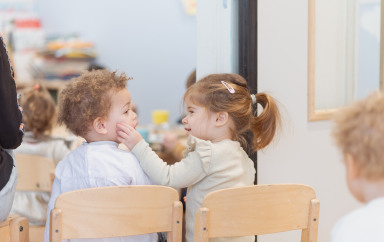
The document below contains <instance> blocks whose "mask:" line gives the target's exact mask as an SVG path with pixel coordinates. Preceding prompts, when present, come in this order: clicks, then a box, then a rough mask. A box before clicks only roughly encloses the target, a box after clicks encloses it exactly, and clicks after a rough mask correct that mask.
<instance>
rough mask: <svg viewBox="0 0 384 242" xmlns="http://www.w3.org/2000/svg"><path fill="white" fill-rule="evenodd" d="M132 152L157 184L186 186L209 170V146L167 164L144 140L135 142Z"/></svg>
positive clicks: (198, 179)
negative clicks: (171, 163)
mask: <svg viewBox="0 0 384 242" xmlns="http://www.w3.org/2000/svg"><path fill="white" fill-rule="evenodd" d="M207 151H208V152H207ZM132 153H133V154H135V156H136V158H137V159H138V160H139V161H140V165H141V166H142V168H143V170H144V171H145V173H147V175H148V176H149V177H150V178H151V179H152V180H153V181H154V183H155V184H159V185H164V186H170V187H174V188H184V187H188V186H190V185H193V184H195V183H197V182H199V181H200V180H201V179H203V178H204V177H205V176H207V174H208V170H209V169H208V167H209V161H210V150H209V148H208V149H207V150H206V152H189V153H188V155H187V156H186V157H185V158H184V159H182V160H181V161H180V162H176V163H174V164H173V165H167V163H166V162H164V161H163V160H162V159H160V158H159V156H158V155H157V154H156V153H155V152H154V151H153V150H152V149H151V148H150V147H149V145H148V144H147V143H146V142H145V141H144V140H141V141H140V142H139V143H137V144H136V146H135V147H134V148H133V149H132ZM202 153H204V154H203V155H202ZM202 156H203V157H202Z"/></svg>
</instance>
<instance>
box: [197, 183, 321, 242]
mask: <svg viewBox="0 0 384 242" xmlns="http://www.w3.org/2000/svg"><path fill="white" fill-rule="evenodd" d="M319 206H320V202H319V200H317V199H316V194H315V191H314V190H313V189H312V188H311V187H309V186H306V185H300V184H276V185H256V186H248V187H239V188H228V189H223V190H218V191H214V192H211V193H209V194H208V195H207V196H206V197H205V198H204V200H203V203H202V207H201V208H200V210H199V211H198V212H197V214H196V220H195V231H194V240H193V241H195V242H200V241H208V240H209V238H217V237H240V236H251V235H262V234H272V233H278V232H283V231H289V230H298V229H301V230H302V234H301V241H302V242H308V241H311V242H316V241H317V230H318V223H319Z"/></svg>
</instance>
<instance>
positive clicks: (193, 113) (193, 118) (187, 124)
mask: <svg viewBox="0 0 384 242" xmlns="http://www.w3.org/2000/svg"><path fill="white" fill-rule="evenodd" d="M185 103H186V106H187V116H185V117H184V118H183V120H182V122H183V124H184V129H185V130H186V131H187V135H192V136H194V137H196V138H199V139H203V140H210V141H212V139H214V137H215V134H214V130H215V120H216V116H215V115H214V114H213V113H211V112H208V111H207V110H206V109H205V108H203V107H201V106H197V105H195V104H193V103H192V102H190V100H186V102H185Z"/></svg>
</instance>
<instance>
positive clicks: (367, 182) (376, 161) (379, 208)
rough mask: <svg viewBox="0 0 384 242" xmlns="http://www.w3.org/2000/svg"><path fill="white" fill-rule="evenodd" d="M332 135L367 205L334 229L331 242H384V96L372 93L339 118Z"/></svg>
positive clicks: (357, 192)
mask: <svg viewBox="0 0 384 242" xmlns="http://www.w3.org/2000/svg"><path fill="white" fill-rule="evenodd" d="M335 124H336V125H335V127H334V130H333V135H334V137H335V139H336V142H337V145H338V146H339V148H340V149H341V151H342V153H343V156H344V163H345V168H346V177H347V185H348V188H349V191H350V192H351V193H352V195H353V196H354V197H355V198H356V199H357V200H358V201H360V202H362V203H364V204H365V205H364V206H363V207H361V208H359V209H356V210H354V211H352V212H350V213H349V214H347V215H345V216H344V217H343V218H342V219H340V220H339V221H338V223H337V224H336V225H335V226H334V228H333V230H332V235H331V241H332V242H361V241H369V242H379V241H384V220H383V218H384V149H383V148H384V95H383V93H381V92H378V91H377V92H375V93H372V94H371V95H370V96H369V97H367V98H365V99H364V100H361V101H358V102H356V103H354V104H352V105H350V106H348V107H346V108H344V109H343V110H341V111H340V112H339V113H337V114H336V117H335Z"/></svg>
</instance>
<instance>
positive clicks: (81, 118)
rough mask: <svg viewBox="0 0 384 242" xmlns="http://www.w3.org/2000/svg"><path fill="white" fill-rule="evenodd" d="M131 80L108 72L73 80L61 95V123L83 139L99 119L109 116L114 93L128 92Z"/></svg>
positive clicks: (88, 74)
mask: <svg viewBox="0 0 384 242" xmlns="http://www.w3.org/2000/svg"><path fill="white" fill-rule="evenodd" d="M130 79H132V78H127V76H126V75H125V73H122V74H121V75H117V74H116V71H114V72H110V71H108V70H93V71H88V72H85V73H83V74H82V75H81V76H79V77H77V78H74V79H72V80H71V81H70V83H68V84H67V85H66V87H65V88H64V89H63V90H62V91H61V93H60V95H59V114H58V123H59V124H65V125H66V126H67V128H68V129H69V130H70V131H71V132H72V133H73V134H75V135H78V136H81V137H84V136H85V135H86V134H87V133H88V132H89V130H90V128H91V126H92V123H93V121H94V120H95V119H96V118H97V117H106V116H107V115H108V114H109V111H110V108H111V105H112V101H111V97H112V95H113V93H115V92H117V91H119V90H121V89H124V88H126V85H127V81H128V80H130Z"/></svg>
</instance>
